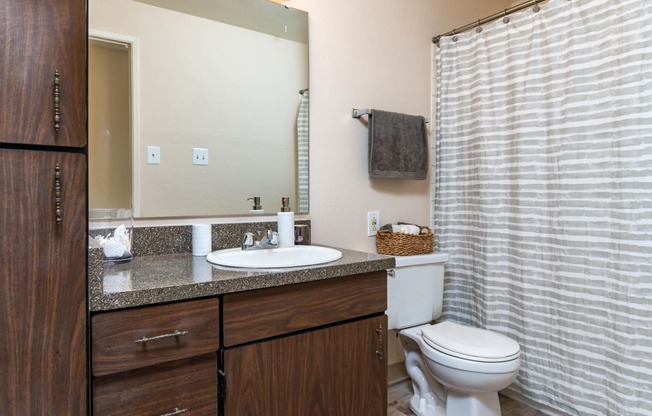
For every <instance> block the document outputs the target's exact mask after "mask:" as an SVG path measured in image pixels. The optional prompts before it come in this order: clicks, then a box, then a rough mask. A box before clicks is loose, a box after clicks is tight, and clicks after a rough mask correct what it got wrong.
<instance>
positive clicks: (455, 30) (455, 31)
mask: <svg viewBox="0 0 652 416" xmlns="http://www.w3.org/2000/svg"><path fill="white" fill-rule="evenodd" d="M453 42H457V29H453Z"/></svg>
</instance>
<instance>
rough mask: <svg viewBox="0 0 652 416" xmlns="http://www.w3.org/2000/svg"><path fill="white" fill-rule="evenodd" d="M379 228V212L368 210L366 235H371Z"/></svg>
mask: <svg viewBox="0 0 652 416" xmlns="http://www.w3.org/2000/svg"><path fill="white" fill-rule="evenodd" d="M379 228H380V212H379V211H370V212H367V236H369V237H373V236H375V235H376V233H377V232H378V229H379Z"/></svg>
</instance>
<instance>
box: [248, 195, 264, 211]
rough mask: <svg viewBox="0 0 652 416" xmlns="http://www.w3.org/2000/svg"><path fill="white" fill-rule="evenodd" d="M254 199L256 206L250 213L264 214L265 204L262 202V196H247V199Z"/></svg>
mask: <svg viewBox="0 0 652 416" xmlns="http://www.w3.org/2000/svg"><path fill="white" fill-rule="evenodd" d="M251 200H253V201H254V206H253V208H252V209H251V210H250V211H249V213H250V214H264V213H265V210H264V209H263V206H262V205H261V204H260V197H259V196H253V197H251V198H247V201H251Z"/></svg>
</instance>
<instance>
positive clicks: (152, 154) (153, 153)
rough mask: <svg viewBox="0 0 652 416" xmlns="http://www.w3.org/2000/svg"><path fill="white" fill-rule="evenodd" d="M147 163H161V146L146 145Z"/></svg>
mask: <svg viewBox="0 0 652 416" xmlns="http://www.w3.org/2000/svg"><path fill="white" fill-rule="evenodd" d="M147 164H148V165H160V164H161V148H160V147H159V146H147Z"/></svg>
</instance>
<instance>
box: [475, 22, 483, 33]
mask: <svg viewBox="0 0 652 416" xmlns="http://www.w3.org/2000/svg"><path fill="white" fill-rule="evenodd" d="M475 31H476V32H477V33H481V32H482V26H481V25H480V21H479V20H478V27H477V28H476V29H475Z"/></svg>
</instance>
